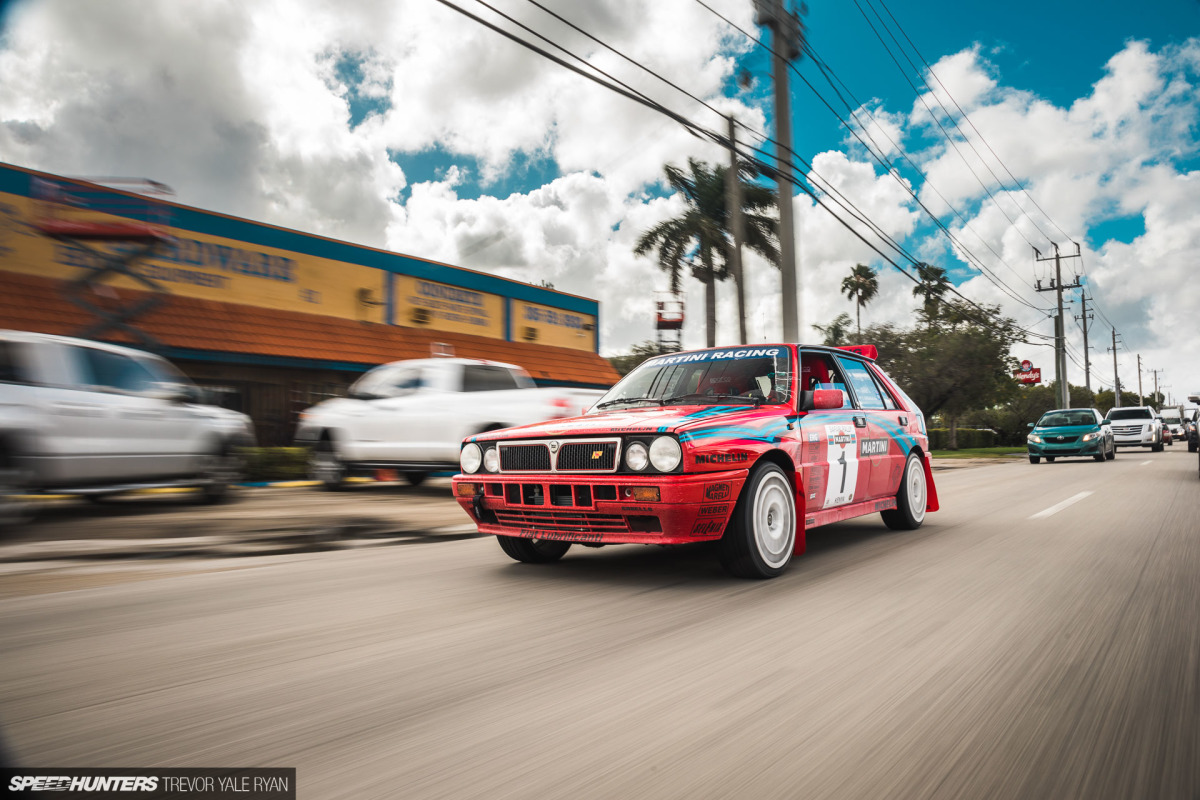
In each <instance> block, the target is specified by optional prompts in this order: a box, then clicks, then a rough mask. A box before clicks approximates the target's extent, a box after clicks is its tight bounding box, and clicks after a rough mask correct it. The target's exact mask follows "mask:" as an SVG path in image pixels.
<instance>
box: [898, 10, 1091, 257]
mask: <svg viewBox="0 0 1200 800" xmlns="http://www.w3.org/2000/svg"><path fill="white" fill-rule="evenodd" d="M878 3H879V5H881V6H883V10H884V11H886V12H887V15H888V16H889V17H891V19H892V22H894V23H895V24H896V30H898V31H900V33H901V35H902V36H904V39H905V41H907V42H908V44H909V46H910V47H912V50H913V52H914V53H916V54H917V58H919V59H921V63H922V64H924V65H925V67H926V69H927V70H928V71H929V74H930V75H932V76H933V79H934V80H935V81H937V83H938V86H941V87H942V91H944V92H945V93H946V96H947V97H949V98H950V101H951V102H952V103H954V107H955V108H957V109H958V111H959V113H960V114H961V115H962V118H963V119H964V120H965V121H966V123H967V124H968V125H970V126H971V129H972V130H973V131H975V134H976V135H977V136H978V137H979V141H981V142H983V144H984V146H985V147H987V149H988V151H990V152H991V154H992V156H994V157H995V159H996V163H998V164H999V165H1000V166H1001V167H1003V168H1004V171H1005V172H1006V173H1008V177H1010V178H1012V182H1013V183H1014V184H1015V185H1016V186H1017V188H1019V189H1020V190H1021V191H1022V192H1023V193H1024V194H1025V196H1026V197H1028V198H1029V201H1030V202H1031V203H1033V207H1034V208H1036V209H1037V210H1038V211H1040V212H1041V214H1042V216H1043V217H1045V218H1046V219H1047V220H1049V222H1050V224H1051V225H1053V226H1054V227H1056V228H1058V232H1059V233H1061V234H1062V235H1063V236H1065V237H1066V238H1067V240H1068V241H1070V242H1072V243H1075V241H1074V240H1073V239H1072V238H1071V234H1069V233H1067V232H1066V231H1065V230H1063V228H1062V226H1061V225H1059V224H1058V223H1057V222H1055V221H1054V218H1053V217H1051V216H1050V215H1049V214H1047V213H1046V211H1045V209H1043V208H1042V207H1041V206H1040V205H1038V201H1037V200H1035V199H1034V197H1033V195H1032V194H1030V193H1029V190H1028V189H1026V188H1025V187H1024V186H1023V185H1022V184H1021V182H1020V181H1019V180H1017V177H1016V176H1015V175H1013V174H1012V170H1010V169H1009V168H1008V165H1006V164H1005V163H1004V161H1003V160H1002V159H1001V158H1000V156H999V155H998V154H997V153H996V151H995V150H993V149H992V146H991V145H990V144H988V140H987V139H985V138H984V136H983V133H982V132H981V131H980V130H979V129H978V128H976V127H975V123H974V122H972V121H971V118H970V116H968V115H967V112H966V111H964V110H963V108H962V106H960V105H959V104H958V101H957V100H955V99H954V95H952V94H950V90H949V89H947V88H946V85H945V84H944V83H942V80H941V78H939V77H938V76H937V73H936V72H934V71H933V67H932V66H931V65H930V63H929V62H928V61H926V60H925V56H923V55H921V51H920V50H919V49H917V46H916V44H914V43H913V40H912V39H910V38H909V36H908V34H907V33H906V32H905V30H904V27H903V26H902V25H901V24H900V21H899V20H897V19H896V17H895V15H893V14H892V10H891V9H890V8H888V6H887V3H886V2H884V0H878ZM1018 207H1019V206H1018ZM1026 216H1028V214H1026ZM1030 221H1031V222H1032V221H1033V220H1032V218H1030ZM1035 224H1036V223H1035ZM1038 230H1039V231H1040V230H1041V228H1038ZM1042 235H1043V236H1046V234H1045V233H1042ZM1046 238H1047V239H1049V238H1050V237H1049V236H1046Z"/></svg>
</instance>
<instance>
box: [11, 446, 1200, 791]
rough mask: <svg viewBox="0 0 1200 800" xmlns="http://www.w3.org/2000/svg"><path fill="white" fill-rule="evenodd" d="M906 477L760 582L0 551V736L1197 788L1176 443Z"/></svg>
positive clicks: (333, 763)
mask: <svg viewBox="0 0 1200 800" xmlns="http://www.w3.org/2000/svg"><path fill="white" fill-rule="evenodd" d="M938 484H939V486H938V488H939V491H940V494H941V499H942V506H943V510H942V511H941V512H939V513H936V514H932V515H930V516H929V517H928V519H927V522H926V524H925V526H924V527H923V528H921V529H920V530H918V531H916V532H911V533H895V532H890V531H888V530H887V529H886V528H884V527H883V525H882V524H881V523H880V522H879V521H878V518H877V517H871V518H864V519H862V520H858V521H852V522H848V523H842V524H838V525H835V526H830V527H827V528H822V529H818V530H816V531H814V532H812V533H810V534H809V552H808V554H806V555H805V556H803V557H802V558H800V559H799V560H797V561H796V562H794V563H793V566H792V568H791V570H790V571H789V572H788V573H787V574H785V575H784V576H783V577H781V578H779V579H777V580H774V581H767V582H747V581H739V580H735V579H731V578H728V577H726V576H725V575H724V574H723V573H722V572H721V571H720V570H719V568H718V567H717V566H716V563H715V561H714V560H713V559H712V557H711V553H710V552H709V551H708V550H706V548H704V547H691V548H683V549H665V548H655V547H638V546H624V547H610V548H604V549H600V550H594V549H583V548H578V547H576V548H574V549H572V551H571V552H570V553H569V554H568V555H567V557H566V559H564V560H563V561H562V562H560V563H558V564H555V565H549V566H532V565H522V564H516V563H513V562H511V561H509V560H508V559H507V558H506V557H505V556H504V555H503V554H502V553H501V552H500V549H499V547H498V546H497V545H496V543H495V542H494V541H492V540H490V539H489V538H450V539H442V538H438V537H436V536H429V537H426V538H424V539H422V540H420V541H419V542H418V543H417V544H415V545H413V546H403V547H383V546H371V547H355V548H349V549H345V550H332V551H325V552H315V553H293V554H289V555H276V556H269V557H264V556H247V557H243V558H188V559H171V560H158V559H150V560H145V559H143V560H140V561H121V560H116V561H106V562H96V563H85V562H74V561H71V562H61V563H41V564H17V565H13V564H8V565H6V567H7V568H9V570H10V571H9V572H7V573H0V580H8V579H12V578H14V577H16V576H18V574H19V575H20V576H23V578H24V580H25V581H26V582H25V583H24V584H22V585H23V586H25V587H26V588H25V589H24V590H22V591H20V592H17V593H15V594H13V595H10V596H8V597H6V598H5V599H3V600H0V653H2V656H0V659H2V662H0V663H2V668H0V725H2V726H3V731H4V736H5V738H6V739H7V741H8V744H9V746H10V748H11V749H12V750H13V751H14V753H15V755H16V758H17V760H18V761H19V762H20V763H22V764H26V765H31V766H39V765H40V766H108V767H117V766H123V767H129V766H160V767H175V766H210V767H211V766H287V767H296V768H297V769H298V783H299V796H300V797H303V798H332V797H347V798H350V797H353V798H368V797H380V798H385V797H388V798H390V797H403V798H455V799H456V800H460V799H462V798H487V800H500V799H501V798H560V797H561V798H593V797H596V798H599V797H604V798H646V797H653V798H660V797H661V798H728V797H739V798H740V797H746V798H799V797H803V798H824V797H828V798H859V797H864V798H865V797H869V798H882V797H887V798H941V797H945V798H983V797H1004V798H1007V797H1011V798H1023V799H1024V798H1077V797H1078V798H1084V797H1086V798H1110V797H1111V798H1196V797H1198V796H1200V756H1198V755H1197V754H1200V686H1198V684H1200V589H1198V586H1197V576H1198V575H1200V478H1198V477H1197V457H1196V455H1195V454H1188V453H1187V452H1186V450H1185V448H1181V447H1175V448H1172V449H1169V450H1167V451H1166V452H1164V453H1149V452H1146V451H1121V452H1120V454H1119V455H1118V457H1117V460H1116V461H1114V462H1110V463H1105V464H1098V463H1094V462H1091V461H1067V462H1062V461H1059V462H1057V463H1055V464H1045V463H1043V464H1041V465H1038V466H1032V465H1030V464H1028V463H1024V462H1018V463H1012V462H1010V463H1004V464H998V465H994V466H984V467H978V468H973V469H964V470H955V471H951V472H942V473H939V474H938ZM1084 493H1088V494H1086V495H1084ZM364 496H365V495H355V494H349V495H346V496H345V497H337V498H333V499H326V498H323V499H322V500H321V501H320V502H321V503H326V502H330V503H341V504H344V505H345V507H346V508H347V509H348V510H353V509H359V510H356V511H354V512H353V513H360V510H361V506H362V503H363V502H365V501H364V500H363V497H364ZM1068 501H1073V502H1070V503H1068ZM369 502H370V503H371V504H372V505H373V504H376V503H385V504H386V503H387V502H389V498H388V497H386V496H383V495H380V496H378V497H376V496H374V495H373V496H372V498H371V500H370V501H369ZM396 502H397V503H400V502H402V500H401V499H400V498H397V499H396ZM286 505H287V504H284V507H283V508H281V509H280V511H279V512H278V513H277V514H276V515H275V517H276V521H277V522H280V521H282V522H286V521H287V520H289V519H292V520H294V522H295V524H301V523H302V522H303V520H304V519H305V518H307V517H308V516H309V513H308V512H306V511H305V510H304V508H305V506H304V504H303V503H293V504H292V505H293V507H294V510H293V511H291V512H289V511H288V510H287V507H286ZM1055 509H1057V510H1055ZM379 510H380V509H375V511H379ZM81 513H82V512H81ZM109 513H113V514H114V516H113V517H112V519H114V520H119V519H120V516H119V515H115V512H109ZM169 513H171V514H174V513H176V512H175V511H172V512H169ZM178 513H182V514H186V515H187V516H188V517H189V519H198V518H200V517H202V515H204V514H206V513H209V511H208V510H207V509H193V510H186V509H184V510H179V511H178ZM223 513H232V512H223ZM289 513H291V514H292V515H293V516H292V517H289V516H288V514H289ZM331 513H332V512H331ZM347 513H350V512H349V511H348V512H347ZM148 516H152V515H149V514H148V512H147V513H140V512H139V513H138V514H137V518H138V519H139V520H144V519H146V518H147V517H148ZM164 522H165V520H164ZM114 524H116V523H114ZM138 524H142V523H141V522H139V523H138ZM13 570H16V571H13ZM31 576H33V577H37V576H41V577H42V578H44V579H45V582H43V583H39V582H38V581H36V580H32V579H31Z"/></svg>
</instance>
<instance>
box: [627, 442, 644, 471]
mask: <svg viewBox="0 0 1200 800" xmlns="http://www.w3.org/2000/svg"><path fill="white" fill-rule="evenodd" d="M649 463H650V458H649V457H648V456H647V455H646V445H644V444H642V443H641V442H634V443H633V444H631V445H629V447H627V448H625V466H627V467H629V468H630V469H632V470H635V471H637V472H641V471H642V470H644V469H645V468H646V465H647V464H649Z"/></svg>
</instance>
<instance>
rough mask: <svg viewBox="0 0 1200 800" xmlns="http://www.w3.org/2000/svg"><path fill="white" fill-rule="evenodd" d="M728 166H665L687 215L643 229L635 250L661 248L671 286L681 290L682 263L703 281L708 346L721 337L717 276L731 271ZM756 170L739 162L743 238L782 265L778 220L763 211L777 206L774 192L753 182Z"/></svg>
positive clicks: (699, 163)
mask: <svg viewBox="0 0 1200 800" xmlns="http://www.w3.org/2000/svg"><path fill="white" fill-rule="evenodd" d="M727 169H728V168H727V167H723V166H717V167H710V166H709V165H708V164H707V163H705V162H703V161H697V160H696V159H694V158H689V159H688V170H689V172H686V173H685V172H684V171H683V170H681V169H679V168H678V167H676V166H674V165H671V164H667V165H666V166H665V167H663V171H664V172H665V173H666V176H667V184H668V185H669V186H670V187H671V188H672V189H674V190H675V191H676V192H678V193H679V194H680V195H682V196H683V199H684V202H686V203H687V209H686V210H685V211H684V213H683V215H682V216H680V217H677V218H675V219H668V220H665V221H663V222H660V223H659V224H657V225H655V226H654V227H653V228H651V229H650V230H648V231H646V232H645V233H643V234H642V236H641V238H640V239H638V243H637V246H636V247H635V248H634V250H633V252H634V254H636V255H639V256H644V255H647V254H648V253H650V251H652V250H657V251H658V266H659V268H660V269H662V271H663V272H666V273H667V274H668V275H669V276H670V282H671V287H670V288H671V291H672V292H675V293H676V294H678V293H679V290H680V288H681V287H680V285H681V283H682V276H683V271H684V268H685V267H686V268H688V269H689V270H690V271H691V274H692V277H694V278H696V279H697V280H699V281H700V282H701V283H703V284H704V311H705V325H706V326H707V327H706V339H707V342H708V346H709V347H713V346H714V345H715V344H716V343H717V298H716V282H717V281H719V280H725V279H726V278H728V277H729V262H728V259H729V253H730V247H731V244H730V243H731V241H732V235H731V233H730V224H729V222H730V220H729V209H728V204H727V203H726V195H725V174H726V170H727ZM757 176H758V170H757V169H756V168H755V167H754V166H753V165H751V164H748V163H742V162H739V163H738V178H739V180H740V181H741V190H742V208H743V217H742V229H743V234H744V244H745V245H746V246H747V247H749V248H750V249H751V250H753V251H754V252H756V253H758V254H759V255H761V256H762V257H763V258H765V259H766V260H767V261H768V262H769V263H771V264H775V265H776V266H778V265H779V245H778V243H777V236H778V233H777V230H778V221H777V219H776V217H775V216H773V215H768V214H766V213H764V212H765V211H768V210H773V209H774V208H775V192H774V191H772V190H771V189H768V188H767V187H765V186H760V185H758V184H756V183H752V182H751V180H750V179H753V178H756V177H757Z"/></svg>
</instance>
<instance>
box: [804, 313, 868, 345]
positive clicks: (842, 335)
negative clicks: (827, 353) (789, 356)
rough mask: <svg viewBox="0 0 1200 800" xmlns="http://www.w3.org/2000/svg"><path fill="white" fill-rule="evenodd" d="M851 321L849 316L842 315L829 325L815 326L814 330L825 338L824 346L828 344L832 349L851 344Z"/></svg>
mask: <svg viewBox="0 0 1200 800" xmlns="http://www.w3.org/2000/svg"><path fill="white" fill-rule="evenodd" d="M851 321H852V320H851V319H850V315H849V314H846V313H842V314H838V315H837V316H836V317H834V318H833V322H830V323H829V324H828V325H825V326H821V325H813V328H815V329H816V330H817V332H818V333H820V334H821V335H822V336H824V337H825V340H824V342H823V344H827V345H829V346H830V347H838V346H839V345H843V344H849V343H850V338H849V336H847V334H848V333H849V332H850V323H851ZM860 340H861V334H860Z"/></svg>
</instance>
